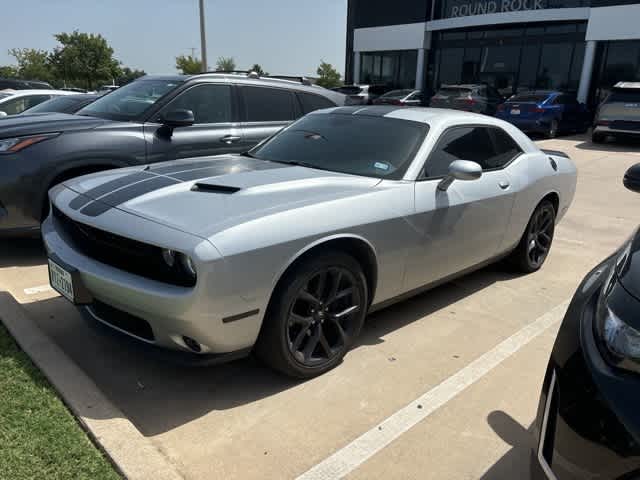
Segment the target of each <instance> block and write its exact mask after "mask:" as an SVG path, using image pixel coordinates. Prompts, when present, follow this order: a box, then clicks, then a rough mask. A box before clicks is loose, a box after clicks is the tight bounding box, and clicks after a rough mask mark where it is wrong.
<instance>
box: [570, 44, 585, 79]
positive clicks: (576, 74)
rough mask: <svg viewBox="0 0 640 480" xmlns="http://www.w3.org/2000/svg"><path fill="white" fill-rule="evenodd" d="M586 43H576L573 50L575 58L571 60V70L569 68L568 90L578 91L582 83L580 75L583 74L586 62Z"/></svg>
mask: <svg viewBox="0 0 640 480" xmlns="http://www.w3.org/2000/svg"><path fill="white" fill-rule="evenodd" d="M584 49H585V44H584V43H576V46H575V49H574V50H573V60H571V70H569V86H568V87H567V90H569V91H577V90H578V86H579V85H580V75H581V74H582V64H583V63H584Z"/></svg>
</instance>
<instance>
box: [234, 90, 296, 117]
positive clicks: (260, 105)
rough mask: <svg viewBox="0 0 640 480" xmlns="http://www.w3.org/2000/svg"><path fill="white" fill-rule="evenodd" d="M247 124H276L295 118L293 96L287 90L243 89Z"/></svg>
mask: <svg viewBox="0 0 640 480" xmlns="http://www.w3.org/2000/svg"><path fill="white" fill-rule="evenodd" d="M242 91H243V93H244V104H245V108H246V111H247V121H248V122H277V121H286V120H293V119H294V118H295V113H294V111H295V110H294V107H293V95H292V94H291V92H289V91H287V90H279V89H277V88H264V87H243V89H242Z"/></svg>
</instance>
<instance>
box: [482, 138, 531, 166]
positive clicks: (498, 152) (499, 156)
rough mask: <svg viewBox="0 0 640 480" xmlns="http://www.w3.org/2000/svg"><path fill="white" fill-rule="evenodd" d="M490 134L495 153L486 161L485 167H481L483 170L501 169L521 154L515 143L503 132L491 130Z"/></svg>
mask: <svg viewBox="0 0 640 480" xmlns="http://www.w3.org/2000/svg"><path fill="white" fill-rule="evenodd" d="M490 132H491V136H492V137H493V143H494V146H495V153H494V155H493V156H492V157H490V158H488V159H487V161H486V165H482V168H483V169H487V170H488V169H491V168H502V167H504V166H505V165H506V164H507V163H509V162H510V161H511V160H513V159H514V158H515V157H517V156H518V155H520V154H521V153H522V150H521V149H520V147H519V146H518V144H517V143H516V141H515V140H514V139H513V138H512V137H511V135H509V134H508V133H507V132H505V131H504V130H502V129H500V128H492V129H490Z"/></svg>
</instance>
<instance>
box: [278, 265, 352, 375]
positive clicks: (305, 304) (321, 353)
mask: <svg viewBox="0 0 640 480" xmlns="http://www.w3.org/2000/svg"><path fill="white" fill-rule="evenodd" d="M356 283H357V281H356V279H355V277H354V275H353V274H352V273H351V272H350V271H349V270H347V269H346V268H343V267H327V268H324V269H322V270H320V271H319V272H318V273H316V274H315V275H314V276H312V277H311V278H309V280H308V282H307V283H306V285H304V286H303V287H302V288H301V289H300V290H299V291H298V294H297V295H296V297H295V298H294V299H293V301H292V302H291V305H290V308H289V318H288V323H287V343H288V347H289V351H290V352H291V354H292V355H293V357H294V358H295V359H296V361H298V362H299V363H301V364H302V365H305V366H309V367H313V366H317V365H322V364H324V363H326V362H328V361H330V360H331V359H332V358H333V357H335V356H337V355H339V354H341V353H343V351H344V350H345V349H346V347H347V345H349V343H350V342H349V339H350V337H352V336H353V334H354V332H355V331H357V330H358V328H357V327H358V321H357V318H356V317H357V316H358V314H359V312H360V311H361V310H362V309H363V308H364V305H363V304H362V299H361V298H360V290H359V289H358V288H357V285H356ZM354 319H355V320H354Z"/></svg>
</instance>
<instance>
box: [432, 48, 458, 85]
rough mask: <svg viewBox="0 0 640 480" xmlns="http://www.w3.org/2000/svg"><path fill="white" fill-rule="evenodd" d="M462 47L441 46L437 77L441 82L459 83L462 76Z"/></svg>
mask: <svg viewBox="0 0 640 480" xmlns="http://www.w3.org/2000/svg"><path fill="white" fill-rule="evenodd" d="M463 58H464V48H443V49H442V50H441V52H440V70H439V72H438V77H439V79H440V83H441V84H454V85H455V84H456V83H460V81H461V77H462V60H463Z"/></svg>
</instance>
